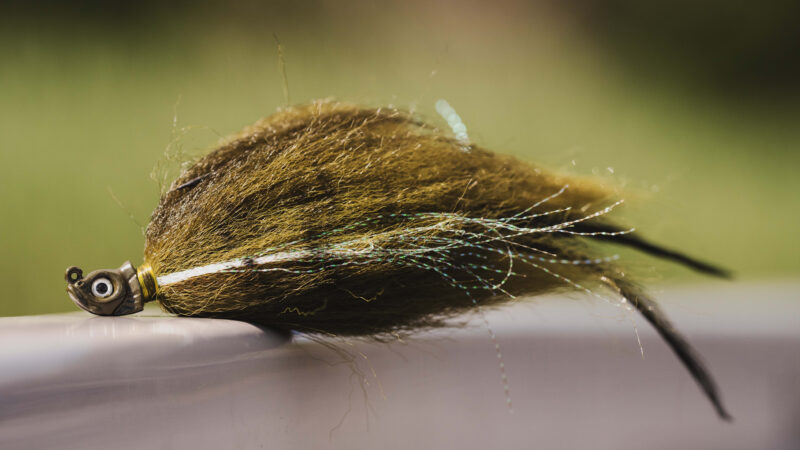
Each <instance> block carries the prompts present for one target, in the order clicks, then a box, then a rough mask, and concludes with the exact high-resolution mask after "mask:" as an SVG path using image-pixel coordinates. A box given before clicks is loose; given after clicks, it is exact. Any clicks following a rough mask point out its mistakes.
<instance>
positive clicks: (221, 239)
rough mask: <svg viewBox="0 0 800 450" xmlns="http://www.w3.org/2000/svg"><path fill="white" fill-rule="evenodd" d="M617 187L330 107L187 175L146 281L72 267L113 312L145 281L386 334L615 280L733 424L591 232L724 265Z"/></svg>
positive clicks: (273, 317) (256, 132) (345, 331)
mask: <svg viewBox="0 0 800 450" xmlns="http://www.w3.org/2000/svg"><path fill="white" fill-rule="evenodd" d="M615 197H616V192H615V191H614V189H613V188H610V187H607V186H603V185H602V184H600V183H598V182H596V181H591V180H585V179H580V178H576V177H568V176H563V175H559V174H555V173H552V172H549V171H546V170H544V169H542V168H539V167H536V166H534V165H531V164H528V163H524V162H521V161H519V160H516V159H514V158H512V157H509V156H502V155H498V154H495V153H492V152H490V151H488V150H484V149H482V148H480V147H477V146H474V145H469V146H465V144H464V142H463V141H459V140H456V139H453V138H450V137H448V136H445V135H443V134H442V133H440V132H438V130H436V129H435V128H433V127H431V126H429V125H427V124H425V123H422V122H419V121H418V120H416V119H415V118H414V117H412V116H411V115H409V114H407V113H404V112H401V111H398V110H395V109H368V108H359V107H355V106H351V105H347V104H341V103H332V102H318V103H313V104H311V105H308V106H304V107H296V108H291V109H287V110H284V111H282V112H279V113H277V114H275V115H273V116H271V117H269V118H267V119H263V120H262V121H260V122H258V123H256V124H255V125H253V126H251V127H248V128H246V129H245V130H243V131H242V132H241V133H240V134H238V135H236V136H233V137H231V138H229V139H227V140H226V141H224V142H223V143H221V144H220V146H219V147H218V148H216V149H215V150H213V151H212V152H211V153H209V154H208V155H206V156H205V157H203V158H201V159H200V160H198V161H197V162H196V163H195V164H194V165H193V166H192V167H191V168H189V169H188V170H186V171H185V172H184V173H183V174H182V175H181V176H180V177H179V178H178V179H177V180H175V181H174V183H173V184H172V187H171V189H170V190H168V191H167V192H166V193H165V194H164V195H163V196H162V198H161V201H160V203H159V205H158V207H157V208H156V210H155V211H154V212H153V216H152V219H151V222H150V224H149V226H148V227H147V231H146V239H145V251H144V259H145V264H144V265H143V266H141V267H140V268H139V269H138V270H137V271H136V274H137V276H136V277H131V276H130V271H128V272H126V274H127V276H126V275H124V274H122V273H121V271H122V270H123V269H125V268H126V266H123V267H122V268H120V269H119V270H118V271H97V272H93V273H92V274H89V275H88V276H87V277H86V278H85V279H84V278H83V277H82V272H81V273H78V272H80V270H79V269H77V268H70V269H69V270H68V273H67V282H68V285H69V288H68V290H69V291H70V296H71V297H72V298H73V300H74V301H75V303H76V304H77V305H78V306H80V307H82V308H84V309H87V310H89V311H91V312H94V313H99V314H108V315H118V314H124V313H129V312H135V311H133V310H135V309H136V308H137V307H139V308H140V306H139V304H138V303H137V304H136V305H134V306H131V304H130V302H128V303H125V301H124V299H125V298H131V299H133V298H134V296H135V295H137V289H138V295H139V296H140V297H139V298H138V299H139V301H140V303H142V302H141V300H144V301H149V300H157V301H158V302H159V303H160V304H161V306H162V307H163V308H164V309H165V310H166V311H168V312H170V313H174V314H177V315H181V316H194V317H218V318H230V319H238V320H246V321H251V322H255V323H259V324H263V325H267V326H270V327H274V328H279V329H284V330H298V331H303V332H307V333H319V334H324V335H337V336H364V335H369V336H378V337H379V336H382V335H387V334H390V333H404V332H411V331H413V330H417V329H420V328H428V327H437V326H443V325H445V324H446V322H447V320H448V319H451V318H453V317H455V316H457V315H458V314H462V313H464V312H467V311H470V310H474V309H476V308H479V307H485V306H492V305H499V304H501V303H503V302H506V301H508V300H509V299H512V298H514V297H517V296H521V295H526V296H530V295H537V294H541V293H545V292H552V291H557V290H563V289H567V290H583V291H586V292H590V293H594V292H595V291H594V290H595V289H598V288H603V289H605V290H607V291H609V292H612V293H614V294H615V295H619V296H621V297H622V298H625V299H627V301H629V302H630V304H631V305H633V306H634V307H635V308H637V309H638V310H639V311H640V312H641V313H642V314H643V315H644V317H645V318H646V319H647V320H648V321H649V322H650V323H651V324H653V326H654V327H655V328H656V329H657V330H658V331H659V333H660V334H661V335H662V337H664V338H665V340H666V341H667V343H668V344H669V345H670V346H671V347H672V349H673V350H674V351H675V352H676V354H677V355H678V356H679V358H680V359H681V360H682V361H683V362H684V364H685V365H686V366H687V368H688V369H689V370H690V372H691V373H692V375H693V376H694V377H695V379H696V380H697V382H698V383H699V385H700V386H701V388H702V389H703V390H704V391H705V393H706V395H708V397H709V398H710V399H711V401H712V403H713V404H714V405H715V407H716V408H717V411H718V413H719V414H720V416H721V417H723V418H729V416H728V415H727V413H726V412H725V410H724V408H723V407H722V404H721V401H720V399H719V395H718V393H717V388H716V386H715V384H714V382H713V380H712V379H711V377H710V375H709V374H708V371H707V370H706V369H705V367H704V366H703V364H702V362H701V360H700V358H699V357H698V356H697V355H696V354H695V352H694V351H693V350H692V348H691V347H690V346H689V344H688V343H687V342H686V340H685V339H683V338H682V337H681V335H680V334H679V333H678V332H677V331H676V330H675V328H674V327H673V326H672V325H671V324H670V323H669V322H668V321H667V319H666V317H665V316H664V314H663V313H661V312H660V311H659V310H658V308H657V307H656V305H655V303H654V302H652V301H651V300H649V299H648V298H647V297H646V296H645V295H644V294H643V292H642V291H641V290H640V289H639V288H638V287H637V286H636V284H635V283H634V282H632V281H631V280H629V279H628V277H627V276H626V275H625V272H624V270H623V269H622V268H621V267H620V266H619V265H618V262H617V261H616V260H615V259H614V258H613V257H607V256H606V255H603V254H601V253H600V252H599V250H598V249H596V246H594V245H593V242H594V241H599V240H606V241H611V242H616V243H618V244H621V245H627V246H631V247H634V248H637V249H639V250H642V251H644V252H647V253H650V254H653V255H655V256H659V257H663V258H667V259H671V260H673V261H676V262H678V263H682V264H685V265H688V266H690V267H692V268H694V269H696V270H699V271H702V272H706V273H710V274H713V275H725V273H724V272H723V271H721V270H719V269H716V268H714V267H713V266H710V265H707V264H704V263H702V262H699V261H696V260H694V259H692V258H690V257H687V256H685V255H682V254H680V253H678V252H674V251H671V250H667V249H664V248H661V247H658V246H656V245H653V244H651V243H649V242H646V241H644V240H643V239H642V238H640V237H639V236H638V235H636V234H635V233H632V232H630V231H629V230H625V229H622V228H620V227H618V226H617V225H615V224H614V223H612V222H610V221H609V220H608V218H607V214H608V213H610V212H611V210H612V209H613V207H614V206H616V205H617V204H618V203H615ZM70 271H71V272H70ZM103 279H106V280H107V281H109V283H110V285H109V286H105V287H104V285H103V282H102V281H98V280H103ZM79 283H80V285H81V286H78V284H79ZM137 285H138V286H137ZM98 289H99V290H100V291H102V292H100V291H98ZM108 292H111V294H109V295H108V296H106V297H103V296H105V295H106V294H107V293H108ZM142 292H144V293H145V294H142ZM120 298H122V299H123V300H120ZM107 299H111V300H107ZM126 305H127V306H126Z"/></svg>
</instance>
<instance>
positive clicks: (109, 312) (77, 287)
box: [64, 261, 158, 316]
mask: <svg viewBox="0 0 800 450" xmlns="http://www.w3.org/2000/svg"><path fill="white" fill-rule="evenodd" d="M64 278H66V280H67V292H68V293H69V297H70V298H71V299H72V301H73V303H75V304H76V305H78V307H80V308H81V309H83V310H84V311H88V312H90V313H92V314H97V315H100V316H124V315H127V314H133V313H137V312H139V311H141V310H142V309H144V304H145V303H147V302H149V301H151V300H155V298H156V289H157V287H158V285H157V283H156V278H155V276H154V275H153V270H152V269H151V268H150V266H149V265H148V264H142V265H141V266H140V267H139V269H138V270H137V269H136V268H135V267H134V266H133V265H132V264H131V263H130V261H127V262H125V263H124V264H122V266H121V267H120V268H119V269H101V270H95V271H94V272H92V273H90V274H89V275H87V276H86V277H84V276H83V270H81V269H80V268H78V267H75V266H72V267H70V268H68V269H67V272H66V274H65V276H64Z"/></svg>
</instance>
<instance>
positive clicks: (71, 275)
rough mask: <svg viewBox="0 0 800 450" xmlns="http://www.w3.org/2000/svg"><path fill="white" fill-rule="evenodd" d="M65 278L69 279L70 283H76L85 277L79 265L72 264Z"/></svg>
mask: <svg viewBox="0 0 800 450" xmlns="http://www.w3.org/2000/svg"><path fill="white" fill-rule="evenodd" d="M64 278H65V279H66V280H67V283H69V284H75V283H76V282H77V281H80V279H81V278H83V271H82V270H81V269H80V268H79V267H75V266H72V267H70V268H68V269H67V273H66V274H65V275H64Z"/></svg>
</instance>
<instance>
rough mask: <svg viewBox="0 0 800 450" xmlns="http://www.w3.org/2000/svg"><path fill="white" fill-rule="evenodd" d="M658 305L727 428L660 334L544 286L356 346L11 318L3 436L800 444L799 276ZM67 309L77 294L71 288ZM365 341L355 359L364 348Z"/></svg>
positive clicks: (221, 328) (212, 329)
mask: <svg viewBox="0 0 800 450" xmlns="http://www.w3.org/2000/svg"><path fill="white" fill-rule="evenodd" d="M656 297H657V298H658V299H659V300H661V303H662V305H663V306H664V309H665V310H666V311H667V312H668V313H669V315H670V316H671V317H672V318H673V319H674V321H675V322H676V324H677V325H678V327H679V328H680V329H681V330H683V331H684V332H685V333H686V334H687V335H688V336H689V338H690V340H691V341H692V342H693V343H694V344H695V345H696V346H697V347H698V349H699V350H700V352H701V353H702V354H704V355H705V357H706V360H707V362H708V364H709V366H710V368H711V370H712V371H713V373H714V375H715V376H716V377H717V379H718V380H719V382H720V387H721V389H722V393H723V398H724V399H725V401H726V404H727V406H728V408H729V409H730V411H731V413H732V414H733V416H734V418H735V422H734V423H733V424H727V423H723V422H720V421H719V420H718V419H717V418H716V416H715V415H714V412H713V410H712V408H711V406H710V405H709V404H708V402H707V400H706V399H705V398H704V397H703V396H702V394H701V393H700V391H699V389H698V388H697V387H696V386H695V384H694V382H693V381H692V380H691V379H690V378H689V376H688V374H687V373H686V371H685V370H684V369H683V367H682V366H681V365H680V364H679V363H678V361H677V359H676V358H675V357H674V356H673V355H672V354H671V352H670V351H669V350H668V349H667V348H666V347H665V346H664V345H663V343H661V342H660V340H658V338H657V336H656V335H655V334H654V333H653V331H652V330H651V329H650V328H649V327H648V326H647V325H646V324H643V323H642V322H641V321H639V320H638V318H636V323H637V326H638V329H639V333H640V334H641V337H642V341H643V343H644V350H645V358H644V359H642V358H641V356H640V354H639V348H638V346H637V344H636V339H635V336H634V334H633V328H632V325H631V320H630V319H631V318H635V316H633V315H631V316H624V315H621V313H620V311H619V310H618V309H616V308H612V307H610V306H608V305H605V304H603V303H602V302H597V301H586V300H582V299H577V300H576V299H568V298H550V299H542V300H536V301H528V302H521V303H520V304H518V305H512V306H510V307H507V308H503V309H501V310H498V311H494V312H492V313H491V314H489V321H490V323H491V325H492V327H493V328H494V330H495V332H496V333H497V335H498V339H499V341H500V344H501V345H502V350H503V355H504V359H505V365H506V369H507V372H508V376H509V380H510V383H511V396H512V399H513V401H514V413H513V414H510V413H509V411H508V409H507V407H506V405H505V396H504V394H503V390H502V385H501V383H500V376H499V368H498V362H497V358H496V355H495V351H494V348H493V346H492V344H491V342H490V340H489V338H488V336H487V333H486V331H485V330H484V329H483V328H482V327H481V326H480V325H479V324H480V323H481V321H475V322H474V323H475V324H476V325H475V326H473V327H471V328H468V329H464V330H450V331H437V332H436V333H428V334H424V335H421V336H419V337H417V338H415V339H413V340H411V341H408V342H405V343H397V342H396V343H393V344H391V345H386V344H377V343H367V342H352V341H351V342H340V343H338V344H337V345H338V346H339V347H340V348H341V349H342V350H344V351H346V352H349V353H351V354H353V355H355V357H354V358H355V361H356V364H357V369H358V370H359V371H361V372H362V373H363V378H362V376H361V375H357V373H358V372H357V371H356V369H354V366H353V364H336V363H340V362H341V361H342V357H341V355H340V354H339V353H337V352H335V351H333V350H330V349H328V348H326V347H324V346H322V345H320V344H317V343H314V342H311V341H308V340H306V339H302V338H300V339H295V341H294V342H291V343H290V342H288V340H287V339H286V338H285V337H283V336H281V335H279V334H276V333H273V332H270V331H268V330H264V329H261V328H258V327H255V326H253V325H249V324H246V323H241V322H233V321H225V320H210V319H185V318H174V317H163V316H162V317H157V316H156V317H152V316H151V317H147V316H129V317H123V318H108V317H92V316H89V315H88V314H83V313H78V314H70V315H58V316H40V317H22V318H2V319H0V448H1V449H16V448H20V449H23V448H24V449H37V448H59V449H66V448H76V449H77V448H80V449H93V448H136V449H143V448H144V449H157V448H174V449H206V448H208V449H223V448H225V449H227V448H272V449H285V448H299V449H307V448H342V449H358V448H369V449H374V448H398V449H410V448H502V449H516V448H520V449H521V448H541V449H549V448H632V449H633V448H648V449H659V448H663V449H673V448H706V449H708V448H725V449H735V448H742V449H754V448H759V449H760V448H786V449H790V448H800V284H797V283H782V284H777V283H772V284H761V285H753V284H749V285H736V284H731V283H716V284H714V285H707V286H703V287H700V288H691V289H681V290H671V291H668V292H663V293H660V294H658V295H656ZM65 301H66V300H65ZM362 353H363V356H361V354H362Z"/></svg>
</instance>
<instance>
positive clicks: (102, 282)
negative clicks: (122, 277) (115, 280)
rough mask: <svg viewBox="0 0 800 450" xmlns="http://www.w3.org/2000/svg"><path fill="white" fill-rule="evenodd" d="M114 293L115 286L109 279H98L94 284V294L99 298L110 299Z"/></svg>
mask: <svg viewBox="0 0 800 450" xmlns="http://www.w3.org/2000/svg"><path fill="white" fill-rule="evenodd" d="M113 293H114V285H113V284H111V281H110V280H109V279H108V278H98V279H96V280H94V282H93V283H92V294H94V296H95V297H97V298H106V297H110V296H111V294H113Z"/></svg>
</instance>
